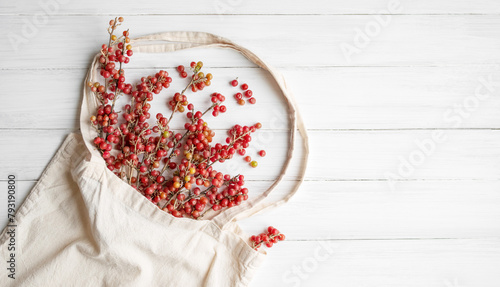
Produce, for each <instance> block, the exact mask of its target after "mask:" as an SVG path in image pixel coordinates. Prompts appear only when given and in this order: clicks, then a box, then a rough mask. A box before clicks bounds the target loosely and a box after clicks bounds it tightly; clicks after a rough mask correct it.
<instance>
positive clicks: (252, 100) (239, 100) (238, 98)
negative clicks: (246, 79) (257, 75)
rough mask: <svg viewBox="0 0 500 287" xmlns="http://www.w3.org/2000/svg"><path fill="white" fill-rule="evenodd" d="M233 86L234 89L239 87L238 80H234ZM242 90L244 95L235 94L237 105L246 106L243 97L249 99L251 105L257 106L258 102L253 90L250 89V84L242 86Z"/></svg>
mask: <svg viewBox="0 0 500 287" xmlns="http://www.w3.org/2000/svg"><path fill="white" fill-rule="evenodd" d="M231 86H233V87H236V86H238V79H235V80H232V81H231ZM241 89H242V90H243V91H244V92H243V94H242V93H236V94H234V98H235V99H236V101H237V103H238V104H239V105H241V106H243V105H245V103H246V102H245V99H244V98H243V96H245V97H246V98H248V102H249V103H250V104H252V105H253V104H255V103H256V102H257V100H256V99H255V98H254V97H253V92H252V90H249V89H248V84H242V85H241Z"/></svg>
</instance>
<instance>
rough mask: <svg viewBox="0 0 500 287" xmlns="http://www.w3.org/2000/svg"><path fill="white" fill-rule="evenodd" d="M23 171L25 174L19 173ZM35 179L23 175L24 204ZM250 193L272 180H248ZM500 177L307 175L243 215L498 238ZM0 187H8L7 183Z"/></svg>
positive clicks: (308, 229) (308, 230)
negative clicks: (393, 184) (393, 179)
mask: <svg viewBox="0 0 500 287" xmlns="http://www.w3.org/2000/svg"><path fill="white" fill-rule="evenodd" d="M17 177H19V175H18V176H17ZM35 183H36V182H34V181H18V182H17V189H16V202H17V206H18V207H19V206H20V204H21V203H22V202H23V201H24V198H25V197H26V195H27V194H28V192H29V191H30V190H31V188H32V187H33V186H34V184H35ZM294 184H295V182H294V181H285V182H283V183H282V184H280V185H279V186H278V187H277V189H275V190H274V191H273V192H272V193H271V195H270V200H271V201H274V200H276V199H279V198H281V197H282V196H283V195H285V194H287V193H289V192H290V190H291V188H292V187H293V185H294ZM247 185H248V186H249V188H250V191H251V192H250V196H256V194H257V193H258V192H259V191H261V190H263V188H265V187H267V185H268V183H267V182H262V181H252V182H247ZM499 185H500V182H499V181H471V180H464V181H453V180H447V181H416V182H402V183H399V186H398V191H397V192H393V191H391V190H390V187H389V186H388V185H387V183H386V182H383V181H379V182H366V181H324V182H316V181H306V182H304V183H303V185H302V187H301V189H300V190H299V192H298V193H297V194H296V195H295V196H294V197H293V198H292V200H291V201H290V202H289V203H287V204H285V205H284V206H282V207H279V208H276V209H273V210H271V211H266V212H263V213H261V214H258V215H255V216H253V217H250V218H248V219H245V220H242V221H241V227H242V228H243V230H245V232H247V233H249V234H258V233H260V232H262V231H263V228H265V227H267V226H269V225H273V226H276V227H277V228H278V229H280V230H281V231H282V232H283V233H285V234H286V236H287V239H288V240H292V241H308V240H366V239H416V238H420V239H422V238H423V239H447V238H469V239H471V238H473V239H481V238H493V237H496V238H498V237H500V227H499V226H498V221H499V220H500V210H499V209H498V206H499V204H500V193H499V192H498V190H499ZM0 187H1V188H3V189H4V190H7V182H6V181H1V182H0ZM0 202H5V204H2V205H0V225H2V226H4V225H5V223H6V218H7V211H6V208H7V204H6V203H7V193H6V192H5V193H2V194H1V195H0Z"/></svg>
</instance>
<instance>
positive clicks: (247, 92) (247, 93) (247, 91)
mask: <svg viewBox="0 0 500 287" xmlns="http://www.w3.org/2000/svg"><path fill="white" fill-rule="evenodd" d="M252 95H253V92H252V90H246V91H245V97H247V98H251V97H252Z"/></svg>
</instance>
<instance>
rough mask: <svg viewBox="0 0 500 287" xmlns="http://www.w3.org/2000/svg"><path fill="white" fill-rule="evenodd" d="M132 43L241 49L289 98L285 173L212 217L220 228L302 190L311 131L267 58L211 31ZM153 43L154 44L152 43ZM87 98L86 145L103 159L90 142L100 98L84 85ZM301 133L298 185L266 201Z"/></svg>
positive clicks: (91, 77)
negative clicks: (91, 123)
mask: <svg viewBox="0 0 500 287" xmlns="http://www.w3.org/2000/svg"><path fill="white" fill-rule="evenodd" d="M131 42H132V44H133V46H134V52H136V53H167V52H173V51H177V50H183V49H190V48H197V47H200V48H201V47H203V48H209V47H218V48H227V49H232V50H236V51H238V52H240V53H241V54H242V55H243V56H245V57H246V58H247V59H248V60H250V61H251V62H253V63H255V64H256V65H258V66H259V67H261V68H262V69H264V70H266V71H268V72H269V73H270V74H271V76H272V77H273V78H274V79H275V81H276V82H277V83H278V86H279V88H280V91H281V94H282V96H283V98H284V99H285V102H286V103H287V107H288V110H289V116H290V120H291V122H292V124H291V130H290V142H289V148H288V152H287V159H286V162H285V164H284V165H283V167H282V169H281V173H280V175H279V176H278V178H277V179H276V181H275V182H274V183H273V184H272V185H271V186H270V187H269V188H268V189H267V190H266V191H265V192H263V193H262V194H260V195H258V196H257V197H255V198H251V199H249V200H247V201H245V202H244V203H242V204H241V205H239V206H236V207H232V208H229V209H226V210H224V211H222V212H221V213H219V214H218V215H216V216H215V217H214V218H213V219H212V220H213V221H214V223H216V224H217V225H218V226H219V227H220V228H224V226H226V223H228V222H230V221H235V220H240V219H243V218H246V217H249V216H251V215H254V214H256V213H258V212H262V211H264V210H268V209H270V208H272V207H276V206H278V205H281V204H284V203H285V202H287V201H288V200H289V199H290V198H291V197H292V196H293V195H294V194H295V193H296V192H297V190H298V188H299V186H300V185H301V183H302V182H303V180H304V176H305V171H306V167H307V158H308V154H309V144H308V136H307V130H306V128H305V126H304V123H303V120H302V117H301V116H300V114H299V113H298V111H297V108H296V101H295V99H294V97H293V95H292V93H291V92H290V90H289V89H288V87H287V85H286V83H285V80H284V78H283V77H282V76H281V75H280V74H279V73H278V72H276V71H275V70H274V69H273V68H272V67H270V66H269V65H267V64H266V63H265V62H264V61H263V60H261V59H260V58H259V57H257V56H256V55H255V54H254V53H252V52H251V51H250V50H248V49H246V48H244V47H241V46H239V45H237V44H235V43H233V42H231V41H230V40H228V39H225V38H222V37H220V36H217V35H214V34H210V33H205V32H165V33H159V34H151V35H146V36H143V37H139V38H135V39H132V41H131ZM149 42H151V43H152V44H150V43H149ZM98 59H99V55H96V57H95V58H94V61H93V62H92V65H91V67H90V69H89V71H88V73H87V77H86V79H85V83H87V82H89V81H92V82H93V81H95V78H96V76H97V67H98ZM83 94H84V97H83V102H82V110H81V115H80V128H81V131H82V135H83V138H84V139H85V144H86V145H87V148H88V149H89V151H91V160H95V159H96V158H99V159H100V160H101V161H102V158H101V157H100V154H99V153H98V151H97V150H95V149H94V148H93V147H92V146H91V143H90V140H89V139H91V134H92V132H93V129H92V127H91V125H90V122H89V120H88V119H89V118H90V116H91V115H92V113H93V111H95V108H96V107H97V105H98V103H97V100H96V99H94V100H93V101H92V97H90V96H89V94H90V91H89V88H88V86H87V85H84V93H83ZM297 129H298V131H299V132H300V134H301V136H302V141H303V149H304V153H303V158H302V161H301V165H302V166H301V169H300V172H299V178H298V180H297V183H296V185H295V186H294V187H293V188H292V190H291V191H290V193H288V194H287V195H286V196H285V197H283V198H282V199H280V200H278V201H276V202H272V203H265V202H264V199H265V198H266V197H267V196H268V195H269V193H270V192H271V191H272V190H273V189H274V188H275V187H276V186H277V185H278V184H279V183H280V182H281V180H282V179H283V177H284V176H285V174H286V171H287V170H288V167H289V164H290V160H291V158H292V156H293V152H294V149H295V137H296V130H297Z"/></svg>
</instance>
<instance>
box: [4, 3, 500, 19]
mask: <svg viewBox="0 0 500 287" xmlns="http://www.w3.org/2000/svg"><path fill="white" fill-rule="evenodd" d="M136 4H137V3H136V2H133V1H130V0H128V1H121V2H120V5H116V3H113V2H105V3H102V2H99V1H96V0H91V1H86V2H79V1H70V0H46V1H39V2H36V3H34V2H25V1H17V2H2V3H1V5H0V10H1V11H2V12H1V13H2V14H17V13H23V14H37V13H45V14H48V15H66V14H75V15H81V14H111V15H136V14H155V15H157V14H166V15H175V14H217V15H218V14H238V15H245V14H320V15H324V14H371V13H374V12H377V13H391V14H453V13H465V14H469V13H479V14H495V13H500V7H499V5H498V2H496V1H493V0H479V1H473V2H472V1H466V0H460V1H451V0H444V1H443V0H441V1H431V0H423V1H418V2H415V1H408V0H401V1H397V0H395V1H390V0H371V1H370V0H354V1H336V2H335V5H331V2H330V1H326V0H314V1H310V2H307V4H306V3H304V2H302V1H283V0H278V1H271V2H269V1H263V0H256V1H252V3H248V2H245V1H241V0H216V1H192V2H189V3H188V2H180V3H175V5H165V2H162V1H159V0H157V1H147V2H144V3H141V5H136ZM393 6H394V7H396V9H395V8H392V9H391V8H390V7H393ZM130 7H134V8H133V9H130ZM397 7H401V8H399V9H397Z"/></svg>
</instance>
